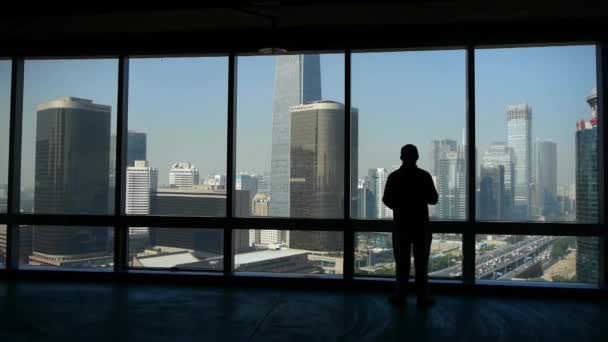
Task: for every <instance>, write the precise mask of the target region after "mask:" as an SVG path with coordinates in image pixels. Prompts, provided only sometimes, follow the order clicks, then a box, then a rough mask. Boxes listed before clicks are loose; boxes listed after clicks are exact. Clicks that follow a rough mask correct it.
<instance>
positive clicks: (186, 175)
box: [169, 163, 200, 188]
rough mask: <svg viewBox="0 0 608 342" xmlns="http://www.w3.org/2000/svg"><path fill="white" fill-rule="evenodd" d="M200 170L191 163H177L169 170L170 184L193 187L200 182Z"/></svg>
mask: <svg viewBox="0 0 608 342" xmlns="http://www.w3.org/2000/svg"><path fill="white" fill-rule="evenodd" d="M199 177H200V176H199V172H198V169H197V168H196V167H194V165H192V164H191V163H175V164H173V165H172V166H171V170H169V186H170V187H172V188H191V187H193V186H195V185H198V184H199Z"/></svg>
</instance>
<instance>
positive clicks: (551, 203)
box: [532, 139, 558, 219]
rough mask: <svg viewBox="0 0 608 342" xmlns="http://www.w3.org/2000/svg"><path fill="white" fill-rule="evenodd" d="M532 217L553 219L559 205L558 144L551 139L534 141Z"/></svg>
mask: <svg viewBox="0 0 608 342" xmlns="http://www.w3.org/2000/svg"><path fill="white" fill-rule="evenodd" d="M532 189H533V190H534V193H533V196H534V197H533V204H532V218H542V219H553V218H556V217H557V215H558V205H557V144H556V143H554V142H553V141H549V140H540V139H537V140H536V141H535V142H534V186H533V188H532Z"/></svg>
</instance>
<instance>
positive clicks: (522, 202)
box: [507, 104, 532, 220]
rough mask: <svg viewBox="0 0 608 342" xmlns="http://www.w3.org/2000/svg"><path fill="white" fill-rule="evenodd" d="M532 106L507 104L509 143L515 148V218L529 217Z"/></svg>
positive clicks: (523, 218)
mask: <svg viewBox="0 0 608 342" xmlns="http://www.w3.org/2000/svg"><path fill="white" fill-rule="evenodd" d="M531 137H532V107H530V106H528V105H527V104H516V105H510V106H507V144H508V146H509V147H510V148H512V149H513V155H514V157H515V167H514V171H515V172H514V174H513V175H514V177H513V179H514V182H515V186H514V191H515V192H514V195H513V201H514V207H513V213H512V214H513V216H514V217H513V218H514V219H519V220H525V219H528V217H529V213H530V204H531V203H530V197H531V196H530V193H531V192H530V185H531V183H532V146H531V145H532V143H531V141H532V140H531V139H532V138H531Z"/></svg>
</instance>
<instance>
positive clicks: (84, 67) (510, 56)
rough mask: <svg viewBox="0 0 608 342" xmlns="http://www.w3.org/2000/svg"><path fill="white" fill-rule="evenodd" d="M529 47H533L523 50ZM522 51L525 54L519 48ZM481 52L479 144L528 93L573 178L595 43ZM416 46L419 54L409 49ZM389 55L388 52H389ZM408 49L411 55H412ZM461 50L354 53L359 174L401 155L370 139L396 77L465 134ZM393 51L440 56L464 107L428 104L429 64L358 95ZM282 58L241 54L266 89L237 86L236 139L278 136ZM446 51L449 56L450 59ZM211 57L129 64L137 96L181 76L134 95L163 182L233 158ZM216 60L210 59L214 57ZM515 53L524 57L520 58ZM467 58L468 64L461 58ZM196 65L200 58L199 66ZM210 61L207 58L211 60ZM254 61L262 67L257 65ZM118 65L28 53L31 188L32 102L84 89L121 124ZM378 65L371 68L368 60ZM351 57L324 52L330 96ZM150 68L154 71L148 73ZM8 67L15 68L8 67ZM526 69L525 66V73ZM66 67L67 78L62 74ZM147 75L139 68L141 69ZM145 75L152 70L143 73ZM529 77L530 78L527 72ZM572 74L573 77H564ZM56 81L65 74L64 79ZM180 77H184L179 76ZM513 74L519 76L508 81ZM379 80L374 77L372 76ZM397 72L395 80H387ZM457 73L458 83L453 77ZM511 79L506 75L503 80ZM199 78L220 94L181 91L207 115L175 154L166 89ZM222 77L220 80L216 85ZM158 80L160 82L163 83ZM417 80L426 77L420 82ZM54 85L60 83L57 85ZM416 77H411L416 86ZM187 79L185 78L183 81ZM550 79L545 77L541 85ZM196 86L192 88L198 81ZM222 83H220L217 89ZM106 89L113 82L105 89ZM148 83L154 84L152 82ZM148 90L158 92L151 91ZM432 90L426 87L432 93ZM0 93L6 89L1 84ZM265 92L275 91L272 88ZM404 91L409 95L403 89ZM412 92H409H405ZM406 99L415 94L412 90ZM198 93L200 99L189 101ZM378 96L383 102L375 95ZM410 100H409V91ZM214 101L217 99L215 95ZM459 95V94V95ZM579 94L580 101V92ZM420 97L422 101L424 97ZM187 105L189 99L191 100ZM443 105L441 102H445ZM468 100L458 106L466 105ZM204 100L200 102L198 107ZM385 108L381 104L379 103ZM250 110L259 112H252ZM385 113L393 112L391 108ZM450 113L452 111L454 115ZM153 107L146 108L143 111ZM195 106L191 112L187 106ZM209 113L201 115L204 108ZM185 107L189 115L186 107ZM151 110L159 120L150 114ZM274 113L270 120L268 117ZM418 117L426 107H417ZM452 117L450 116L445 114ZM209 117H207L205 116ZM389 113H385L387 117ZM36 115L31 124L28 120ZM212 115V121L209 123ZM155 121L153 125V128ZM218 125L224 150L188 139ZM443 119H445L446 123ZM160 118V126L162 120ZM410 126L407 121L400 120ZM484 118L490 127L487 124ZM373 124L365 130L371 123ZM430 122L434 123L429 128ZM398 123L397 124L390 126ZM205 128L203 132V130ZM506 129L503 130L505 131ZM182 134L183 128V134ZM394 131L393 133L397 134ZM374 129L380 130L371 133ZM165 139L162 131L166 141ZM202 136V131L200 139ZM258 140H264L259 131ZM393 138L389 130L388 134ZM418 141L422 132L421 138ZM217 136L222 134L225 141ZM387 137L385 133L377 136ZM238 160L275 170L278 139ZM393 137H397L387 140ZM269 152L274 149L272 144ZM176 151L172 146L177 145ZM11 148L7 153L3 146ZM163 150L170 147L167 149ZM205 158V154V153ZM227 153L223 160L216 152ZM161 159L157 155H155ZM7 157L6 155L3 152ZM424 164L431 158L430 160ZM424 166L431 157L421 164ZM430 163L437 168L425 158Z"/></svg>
mask: <svg viewBox="0 0 608 342" xmlns="http://www.w3.org/2000/svg"><path fill="white" fill-rule="evenodd" d="M522 50H525V51H522ZM520 51H521V52H523V53H519V52H520ZM476 53H477V54H478V58H477V59H476V60H477V63H476V69H477V72H476V76H477V92H478V94H477V113H478V115H477V127H478V132H477V147H478V150H484V149H485V148H486V147H487V145H489V143H490V142H491V141H492V140H493V139H492V136H495V135H498V134H500V133H499V132H500V131H501V130H505V128H504V127H501V125H499V124H500V120H499V118H501V117H502V115H503V113H504V108H505V107H506V106H507V105H509V104H513V103H521V102H527V103H529V104H530V105H531V106H532V107H533V108H534V112H535V118H536V117H538V121H539V122H552V125H537V126H535V127H534V128H533V129H534V131H533V133H532V136H533V137H534V138H537V137H538V138H542V139H553V140H554V141H555V142H556V143H557V144H558V149H559V151H558V154H559V155H563V156H564V158H560V161H559V165H558V167H559V169H560V170H563V172H562V174H561V175H560V176H559V179H558V184H564V185H569V184H574V167H573V164H574V157H573V156H574V147H573V145H574V144H573V139H572V137H571V136H570V137H569V136H568V135H567V134H564V133H565V132H566V129H569V130H571V128H572V125H571V124H568V122H572V120H576V119H577V118H578V117H581V116H582V115H584V113H585V112H586V108H585V107H583V106H582V105H581V104H580V103H578V102H577V101H575V98H580V97H581V96H586V95H588V94H589V92H590V89H591V88H592V87H594V86H595V64H594V58H595V47H594V46H571V47H547V48H544V47H543V48H514V49H490V50H478V51H477V52H476ZM444 54H456V57H457V58H455V60H450V59H452V58H443V57H442V56H443V55H444ZM556 54H557V55H559V56H560V57H561V58H545V57H549V56H555V55H556ZM410 55H411V56H410ZM383 56H384V57H383ZM407 56H410V57H407ZM460 56H464V53H461V52H460V51H458V50H457V51H447V52H444V51H440V52H406V53H387V54H379V53H370V54H354V55H353V96H352V98H353V102H352V103H353V105H354V106H356V107H358V108H359V109H360V110H361V111H362V113H366V112H367V113H373V114H367V115H363V116H362V118H361V124H362V127H368V128H367V129H366V130H361V131H362V132H361V141H368V142H369V143H368V144H362V147H361V149H360V156H361V158H360V166H359V174H363V173H365V172H366V170H367V169H369V168H374V167H385V168H390V167H391V166H392V165H394V164H398V163H399V160H398V153H395V152H394V151H390V150H387V149H386V148H382V149H380V148H378V145H377V143H374V142H373V141H371V140H373V139H366V138H365V134H367V135H372V136H374V137H377V136H378V133H377V132H379V131H378V130H377V128H381V126H382V125H380V126H379V123H375V124H374V123H373V122H372V121H370V120H368V119H371V118H373V117H378V115H380V117H383V118H386V119H388V118H397V119H398V118H399V113H403V111H401V110H398V111H397V112H395V110H393V109H390V108H386V105H382V101H381V100H382V98H386V97H389V96H391V97H393V98H394V96H392V95H393V93H394V91H392V90H391V85H394V87H392V88H397V89H401V90H404V91H407V92H408V93H411V94H412V96H411V98H413V99H414V101H408V106H409V107H411V110H410V112H414V113H421V114H422V113H428V115H426V116H430V117H435V118H437V117H438V116H437V114H433V113H441V114H440V115H439V118H441V119H442V121H444V122H445V125H439V126H437V127H435V130H436V131H437V136H436V138H437V139H440V138H443V137H447V138H450V139H454V140H457V141H458V140H460V137H461V132H462V128H463V127H464V88H465V87H464V58H460ZM379 58H382V59H385V58H386V59H387V63H383V64H386V65H385V66H382V69H381V71H384V70H387V69H388V68H389V67H398V68H399V69H403V71H404V72H408V65H407V64H412V65H413V66H415V65H418V64H419V65H422V66H424V65H433V64H437V66H439V67H440V68H438V69H440V70H438V72H437V73H436V74H439V71H445V70H447V72H448V73H447V75H445V76H443V77H444V78H446V79H447V80H446V82H447V83H446V84H447V85H446V86H444V87H435V88H436V89H437V91H439V93H438V94H437V95H438V96H441V97H442V98H445V99H446V100H444V101H442V102H448V104H449V102H450V99H454V95H457V97H456V98H455V101H457V102H458V103H460V102H462V103H463V105H462V109H461V110H458V108H456V109H455V108H454V106H450V107H452V108H449V107H448V108H442V105H441V104H433V105H432V106H430V107H429V108H425V107H424V106H421V105H423V104H425V105H426V104H429V103H431V102H432V101H429V100H428V97H429V95H430V93H428V91H425V89H429V88H428V87H429V86H431V85H432V84H431V85H429V80H433V79H438V77H439V75H437V76H434V75H433V73H432V71H431V72H429V73H428V75H426V76H425V77H426V78H428V79H429V80H425V79H424V77H422V76H420V73H421V72H411V73H407V74H408V75H409V76H408V77H409V78H410V80H411V82H409V83H408V82H405V83H403V86H399V84H398V83H396V82H397V81H398V79H395V78H394V77H389V76H386V77H384V76H382V75H383V74H378V78H379V79H380V80H382V79H385V80H387V82H385V83H386V86H384V87H381V88H382V89H388V90H389V91H388V92H387V93H388V94H386V95H383V94H378V89H376V88H378V87H375V86H374V85H375V84H374V83H373V82H370V83H365V84H366V85H365V88H367V93H368V94H369V95H368V97H369V99H366V98H365V97H362V96H360V95H357V94H359V93H360V91H359V90H358V89H357V88H361V87H360V86H359V85H358V83H356V81H357V79H358V78H361V77H363V79H362V82H365V81H367V79H368V78H369V77H367V76H366V75H360V76H357V75H359V74H363V73H364V71H365V70H366V69H367V70H373V65H371V66H370V64H375V63H377V61H378V59H379ZM275 59H276V58H275V57H241V58H239V85H238V86H239V89H245V90H246V89H247V88H249V89H255V90H256V94H257V95H258V96H255V97H254V96H253V94H252V92H251V91H243V90H241V91H239V98H238V99H237V100H238V101H239V117H238V119H239V125H238V127H239V128H238V137H237V138H238V139H237V141H244V140H250V139H249V137H248V135H250V134H253V132H258V137H259V138H262V139H269V138H270V129H271V127H270V125H269V122H270V120H271V114H272V100H271V99H272V92H273V86H272V83H273V77H274V70H273V67H274V65H273V64H274V62H275ZM446 59H447V60H446ZM202 60H204V63H200V64H202V65H198V64H197V63H196V62H197V61H198V60H197V59H194V58H176V59H171V58H166V59H159V60H156V59H133V60H132V63H131V66H132V68H131V73H132V75H131V87H130V88H131V89H130V93H131V96H132V97H135V96H137V94H139V93H141V92H142V90H143V89H144V87H143V84H146V83H150V82H151V81H152V80H154V79H161V78H162V79H165V80H169V81H170V83H171V82H173V84H175V85H176V86H175V87H173V88H175V89H171V88H172V87H170V86H167V87H162V88H161V89H157V90H154V87H151V90H146V94H142V95H140V96H139V97H140V98H142V101H143V99H144V98H146V97H147V98H150V97H152V98H154V99H155V100H154V101H147V102H149V104H147V105H145V106H143V104H142V105H138V104H137V102H142V101H137V100H135V101H134V100H132V99H130V110H129V112H130V127H129V128H130V129H135V130H137V127H135V124H136V123H137V122H142V123H143V122H144V121H142V120H144V118H145V120H146V121H145V122H147V123H149V124H146V125H140V126H142V127H143V128H146V129H144V130H140V131H146V132H147V133H148V134H150V133H154V135H155V136H156V138H154V140H150V142H149V145H150V146H149V147H148V148H149V149H150V151H152V153H151V157H150V161H151V162H152V164H154V165H155V167H157V168H158V169H159V172H160V174H159V180H161V183H164V182H163V181H162V180H164V179H166V178H167V177H165V176H164V174H165V173H166V172H168V171H165V168H166V166H165V165H169V164H171V163H174V162H176V161H177V160H174V159H178V160H184V159H190V160H188V161H190V162H192V163H193V164H195V165H197V167H199V169H200V170H201V174H203V175H206V174H209V173H217V172H223V171H224V170H225V158H224V157H223V156H220V155H223V154H225V153H221V152H223V151H225V148H224V146H225V137H223V136H222V133H223V131H224V130H225V120H223V118H224V116H225V115H224V114H223V113H225V112H226V110H225V106H226V104H225V101H221V100H222V98H223V97H225V90H224V89H222V86H223V85H224V84H225V83H224V82H226V81H225V80H224V78H225V76H224V75H223V74H224V73H225V71H226V69H224V68H223V66H224V65H225V64H224V61H223V58H220V57H217V58H203V59H202ZM210 60H211V61H210ZM400 60H403V64H401V63H399V62H400ZM514 61H517V63H516V62H514ZM461 62H462V64H461ZM500 63H502V64H501V65H503V64H504V67H501V68H496V67H494V66H495V65H498V64H500ZM193 64H195V65H196V67H195V66H193ZM158 65H163V66H168V67H167V68H165V69H166V70H164V69H158V68H156V66H158ZM207 65H209V67H207ZM254 66H255V68H254ZM116 68H117V62H116V61H115V60H94V61H79V60H69V61H65V60H55V61H44V60H37V61H27V62H26V79H25V84H26V88H25V92H24V135H23V142H24V143H23V156H24V158H23V159H24V161H23V173H24V175H23V184H22V185H23V187H25V188H27V187H31V186H32V183H31V179H32V176H28V175H32V173H31V172H32V171H30V170H29V169H33V164H32V163H33V161H28V160H31V158H29V155H30V153H33V152H32V151H33V150H32V146H31V141H32V139H31V138H29V137H31V133H28V131H30V132H31V127H32V126H33V125H32V124H31V119H30V118H29V117H30V116H31V114H28V113H31V112H32V109H33V108H34V107H35V105H37V104H38V103H42V102H45V101H48V100H52V99H55V98H60V97H63V96H68V95H71V96H77V97H83V98H92V99H94V100H95V101H96V102H99V103H104V104H109V105H111V106H112V113H113V114H112V117H113V125H112V129H113V130H114V129H115V124H114V122H115V103H116V98H115V96H116V95H115V94H116V92H115V91H114V90H115V88H116V82H115V81H116V75H113V74H114V73H115V70H116ZM186 68H188V69H190V70H192V68H194V70H200V72H199V74H200V75H205V77H200V76H198V75H197V73H196V72H190V73H187V74H186V73H185V72H184V69H186ZM370 68H371V69H370ZM342 69H343V56H342V55H331V56H326V55H322V56H321V70H322V72H321V74H322V76H321V81H322V88H323V93H324V94H323V99H324V100H337V101H342V100H343V96H344V94H343V85H342V83H343V82H342V81H341V79H342V77H343V70H342ZM562 69H563V70H568V69H574V70H577V72H576V73H575V75H570V74H569V73H567V72H566V73H565V74H567V75H560V74H564V72H560V70H562ZM137 70H141V72H137ZM145 71H149V72H145ZM7 72H8V70H7ZM91 73H93V74H94V75H95V77H94V78H95V79H96V80H95V81H94V82H87V84H85V85H84V86H81V85H80V82H79V79H82V76H81V75H86V74H91ZM526 73H527V75H526ZM59 75H62V76H61V78H59V77H60V76H59ZM140 75H141V76H140ZM144 76H145V77H144ZM524 76H525V77H524ZM450 78H456V79H455V80H450ZM497 78H498V79H500V80H501V82H495V81H493V80H496V79H497ZM515 79H520V80H521V79H529V80H530V81H531V82H521V85H518V89H517V90H515V89H506V88H509V87H512V84H513V82H515ZM566 79H568V80H567V81H566ZM57 80H60V81H58V82H57ZM178 80H179V81H178ZM509 80H511V81H509ZM372 81H373V80H372ZM388 81H390V82H388ZM454 81H455V82H454ZM502 81H507V82H502ZM193 82H200V84H195V85H197V87H198V89H200V91H199V92H198V94H197V95H199V96H200V97H202V98H203V99H205V98H207V97H210V98H219V100H215V101H212V102H213V103H214V104H205V105H204V107H203V111H202V112H200V111H198V112H193V111H192V108H187V106H186V104H187V103H188V102H190V103H192V101H194V100H193V97H192V96H193V94H191V92H187V93H186V94H181V95H179V97H180V98H181V100H182V105H181V107H182V108H181V109H179V113H185V114H184V118H185V119H186V118H194V119H196V117H197V116H198V117H201V120H202V121H201V120H195V121H192V123H194V122H201V124H200V125H191V124H189V125H186V126H184V127H181V128H183V129H185V131H184V134H183V137H182V138H180V139H181V141H182V143H180V142H179V140H176V141H175V143H177V144H179V145H180V146H184V148H185V149H186V150H187V149H190V152H189V153H188V151H185V150H184V151H181V150H180V151H177V152H178V153H184V154H186V153H188V156H191V158H188V157H187V156H184V157H177V158H170V157H169V156H171V154H170V153H168V151H167V152H163V151H165V150H166V149H165V148H164V147H162V146H165V145H167V144H166V142H167V141H169V140H168V139H171V138H175V137H176V136H175V135H174V136H172V137H168V136H166V135H165V136H164V137H160V136H159V135H160V134H161V133H163V132H162V129H161V127H163V126H162V125H161V126H158V125H159V124H161V121H159V120H158V119H159V118H160V115H161V114H164V113H166V112H167V110H168V109H169V108H168V107H166V106H165V105H163V103H167V104H168V103H170V101H169V102H167V101H166V100H162V99H163V98H167V99H168V98H170V96H168V95H172V96H174V94H176V91H179V89H183V88H184V87H191V86H193V85H192V83H193ZM214 82H215V83H217V85H219V86H216V85H215V84H214ZM157 83H158V82H157ZM416 83H418V84H419V85H420V86H419V87H415V85H416ZM51 84H53V86H50V85H51ZM138 84H142V86H137V85H138ZM205 84H214V86H213V88H209V87H205ZM408 84H409V85H408ZM449 84H453V86H454V88H453V89H457V91H456V93H454V94H452V92H451V91H450V89H452V88H450V87H449V86H448V85H449ZM180 85H181V86H180ZM541 85H542V86H541ZM197 87H194V89H196V88H197ZM218 88H219V89H218ZM104 89H105V90H104ZM147 89H150V87H148V88H147ZM162 90H166V91H167V93H166V94H165V95H164V96H162V93H156V92H158V91H162ZM150 91H152V92H151V93H150ZM425 92H426V94H425ZM0 93H2V92H0ZM30 94H35V96H30ZM265 94H267V95H268V96H266V95H265ZM402 95H403V94H402ZM406 95H407V94H406ZM0 96H4V97H5V98H3V99H2V100H4V101H6V102H5V103H8V98H7V97H6V96H7V94H0ZM553 97H558V98H559V99H560V101H557V102H556V101H552V100H551V99H552V98H553ZM408 98H410V97H409V96H408ZM416 98H420V99H421V100H416ZM158 99H161V103H160V104H161V105H160V106H159V103H158ZM189 99H192V100H189ZM370 100H371V101H373V103H374V106H373V107H370V106H369V105H367V104H366V102H369V101H370ZM376 100H377V101H376ZM404 100H407V99H404ZM207 102H209V101H207ZM452 102H453V101H452ZM579 102H580V101H579ZM195 103H200V100H196V102H195ZM417 103H420V104H417ZM244 105H247V106H246V108H247V111H246V115H241V113H242V112H243V110H244V109H243V108H244ZM184 106H186V107H184ZM437 106H439V107H438V108H434V107H437ZM458 107H460V106H458ZM199 108H200V107H199ZM206 108H209V111H211V112H213V115H209V114H207V115H205V112H207V110H206ZM366 108H368V109H370V111H366ZM176 109H177V108H172V109H171V112H175V110H176ZM379 110H380V112H379ZM216 113H222V115H216ZM250 113H251V114H250ZM383 113H385V114H383ZM447 113H451V114H447ZM143 114H145V115H143ZM186 114H187V115H186ZM201 114H202V115H201ZM180 115H182V114H180ZM554 117H557V118H559V119H560V120H553V118H554ZM151 118H152V119H153V120H151ZM264 118H267V119H264ZM417 118H418V116H417ZM446 120H447V121H446ZM208 121H209V122H210V123H211V125H209V124H208V123H207V122H208ZM384 121H386V120H384ZM393 121H394V122H395V125H394V126H397V127H399V126H400V125H402V123H404V124H406V123H405V122H404V120H403V119H398V120H393ZM28 122H30V124H28ZM203 122H205V123H206V124H202V123H203ZM146 126H149V127H146ZM187 126H196V127H187ZM209 126H215V127H216V128H218V127H219V128H220V129H219V130H217V131H219V132H217V134H213V132H211V133H210V134H206V135H205V136H207V137H208V139H207V142H202V145H201V146H209V145H212V146H215V147H219V148H220V151H219V152H218V153H217V156H215V154H213V155H209V154H207V155H204V156H201V154H200V153H196V152H194V153H193V150H192V148H194V147H190V148H188V147H187V146H188V145H190V143H188V142H187V140H183V139H184V137H190V138H189V139H192V138H191V137H192V136H197V135H193V134H189V133H188V130H190V131H191V132H194V131H192V129H195V128H197V127H209ZM418 126H421V127H428V124H427V123H426V122H423V123H421V124H419V125H418ZM440 126H445V127H440ZM453 126H457V127H458V129H455V130H454V132H452V133H450V132H446V128H447V127H453ZM155 127H156V128H155ZM243 127H248V128H250V130H251V133H245V132H243V130H241V128H243ZM402 127H406V126H402ZM482 127H484V128H485V129H484V130H482V131H479V130H480V129H481V128H482ZM424 130H425V129H421V132H422V133H424ZM366 131H367V132H368V133H365V132H366ZM427 131H428V130H427ZM389 132H390V131H389ZM199 135H200V134H199ZM501 135H502V134H501ZM180 136H182V135H180ZM389 136H390V133H389ZM372 138H373V137H372ZM159 139H160V140H159ZM197 139H199V140H202V138H197ZM257 140H259V139H257ZM383 140H385V139H383ZM411 140H413V142H414V143H416V144H417V145H418V146H419V148H420V150H421V154H422V155H426V153H424V150H425V149H428V148H429V146H428V141H427V140H428V139H424V140H421V139H416V134H415V132H414V134H413V135H412V139H411ZM416 140H420V141H416ZM217 142H220V143H219V144H218V143H217ZM379 142H380V141H379ZM237 144H238V145H239V146H237V148H238V151H237V159H238V160H237V163H238V170H239V171H249V172H251V173H263V172H268V171H269V170H268V169H267V168H268V166H266V165H270V163H269V161H270V151H269V148H270V146H271V144H270V142H269V143H268V144H257V145H255V146H251V144H246V145H247V146H245V145H243V144H240V143H237ZM401 144H402V143H401V141H395V143H394V145H395V148H394V149H395V150H398V147H399V145H401ZM28 145H29V146H28ZM389 145H390V144H389ZM254 147H255V148H256V149H257V151H258V152H257V153H253V150H252V149H253V148H254ZM264 151H267V153H266V152H264ZM370 151H378V153H376V154H374V155H371V152H370ZM171 152H174V151H171ZM2 153H4V154H5V155H4V156H3V155H1V154H2ZM6 153H7V151H0V157H4V158H6ZM164 154H168V156H165V155H164ZM201 157H202V159H201ZM218 158H219V159H218ZM157 159H159V160H157ZM0 160H1V158H0ZM422 164H424V163H422ZM421 166H422V167H424V166H425V165H421ZM427 167H430V165H429V166H427ZM0 172H3V173H4V175H3V174H2V173H0V180H1V179H3V178H4V179H6V171H5V170H1V171H0Z"/></svg>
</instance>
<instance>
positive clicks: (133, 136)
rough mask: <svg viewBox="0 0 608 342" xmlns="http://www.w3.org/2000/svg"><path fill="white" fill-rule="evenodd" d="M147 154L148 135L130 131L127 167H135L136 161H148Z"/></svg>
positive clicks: (128, 135)
mask: <svg viewBox="0 0 608 342" xmlns="http://www.w3.org/2000/svg"><path fill="white" fill-rule="evenodd" d="M146 154H147V136H146V133H142V132H135V131H131V130H129V131H128V132H127V167H128V166H135V161H136V160H148V159H147V156H146Z"/></svg>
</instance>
